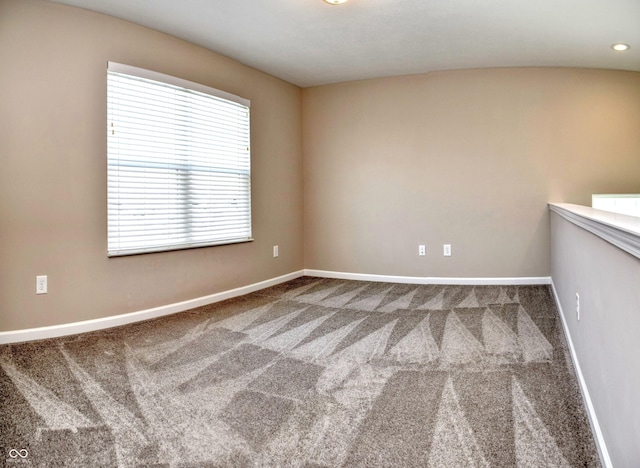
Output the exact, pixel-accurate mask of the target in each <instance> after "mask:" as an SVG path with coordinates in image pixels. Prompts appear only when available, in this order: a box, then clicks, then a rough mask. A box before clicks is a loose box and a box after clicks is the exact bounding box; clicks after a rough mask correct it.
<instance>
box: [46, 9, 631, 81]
mask: <svg viewBox="0 0 640 468" xmlns="http://www.w3.org/2000/svg"><path fill="white" fill-rule="evenodd" d="M56 1H57V2H58V3H64V4H67V5H73V6H77V7H82V8H86V9H89V10H94V11H98V12H102V13H106V14H109V15H112V16H116V17H119V18H123V19H126V20H129V21H132V22H134V23H138V24H141V25H144V26H148V27H150V28H153V29H157V30H159V31H163V32H166V33H169V34H172V35H174V36H177V37H180V38H183V39H186V40H188V41H190V42H193V43H195V44H199V45H201V46H204V47H207V48H208V49H211V50H214V51H216V52H219V53H221V54H223V55H226V56H228V57H231V58H233V59H236V60H238V61H239V62H242V63H244V64H246V65H249V66H252V67H255V68H257V69H259V70H262V71H265V72H267V73H270V74H272V75H274V76H277V77H279V78H282V79H284V80H286V81H289V82H291V83H294V84H296V85H299V86H302V87H308V86H314V85H321V84H327V83H335V82H341V81H350V80H357V79H366V78H376V77H382V76H393V75H407V74H417V73H427V72H430V71H436V70H451V69H461V68H485V67H521V66H553V67H587V68H610V69H619V70H635V71H640V0H350V1H349V2H348V3H345V4H343V5H329V4H326V3H324V2H323V1H322V0H56ZM615 42H625V43H628V44H630V45H631V49H630V50H628V51H626V52H615V51H613V50H612V49H611V48H610V46H611V44H612V43H615Z"/></svg>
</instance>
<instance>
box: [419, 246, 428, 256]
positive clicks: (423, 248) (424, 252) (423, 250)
mask: <svg viewBox="0 0 640 468" xmlns="http://www.w3.org/2000/svg"><path fill="white" fill-rule="evenodd" d="M418 255H420V256H421V257H424V256H425V255H427V246H426V245H422V244H420V245H419V246H418Z"/></svg>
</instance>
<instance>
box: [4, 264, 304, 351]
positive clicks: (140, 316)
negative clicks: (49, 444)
mask: <svg viewBox="0 0 640 468" xmlns="http://www.w3.org/2000/svg"><path fill="white" fill-rule="evenodd" d="M303 274H304V271H303V270H299V271H294V272H293V273H289V274H287V275H283V276H278V277H277V278H271V279H268V280H265V281H260V282H259V283H254V284H250V285H248V286H242V287H240V288H236V289H231V290H229V291H222V292H219V293H215V294H209V295H207V296H202V297H197V298H195V299H189V300H187V301H182V302H176V303H173V304H168V305H164V306H160V307H154V308H153V309H146V310H141V311H138V312H131V313H128V314H122V315H115V316H113V317H104V318H99V319H93V320H84V321H82V322H74V323H65V324H62V325H53V326H50V327H40V328H29V329H26V330H15V331H7V332H0V344H8V343H21V342H24V341H33V340H44V339H47V338H57V337H60V336H68V335H75V334H78V333H85V332H90V331H96V330H103V329H106V328H112V327H117V326H120V325H126V324H128V323H134V322H141V321H143V320H149V319H152V318H157V317H162V316H164V315H171V314H175V313H177V312H183V311H185V310H189V309H193V308H195V307H201V306H204V305H208V304H213V303H215V302H220V301H224V300H226V299H231V298H233V297H237V296H242V295H244V294H249V293H252V292H254V291H258V290H260V289H264V288H268V287H270V286H275V285H276V284H280V283H284V282H285V281H290V280H292V279H295V278H299V277H301V276H303Z"/></svg>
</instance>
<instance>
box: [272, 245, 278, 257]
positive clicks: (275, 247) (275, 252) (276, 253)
mask: <svg viewBox="0 0 640 468" xmlns="http://www.w3.org/2000/svg"><path fill="white" fill-rule="evenodd" d="M273 256H274V257H277V256H278V246H277V245H274V246H273Z"/></svg>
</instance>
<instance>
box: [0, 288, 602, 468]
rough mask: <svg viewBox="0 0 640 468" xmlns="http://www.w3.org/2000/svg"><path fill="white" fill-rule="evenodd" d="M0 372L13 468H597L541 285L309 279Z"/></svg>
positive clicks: (12, 350) (12, 358) (57, 347)
mask: <svg viewBox="0 0 640 468" xmlns="http://www.w3.org/2000/svg"><path fill="white" fill-rule="evenodd" d="M0 367H1V370H0V397H1V401H2V403H1V405H2V406H1V415H2V418H1V420H0V445H1V446H2V447H1V448H2V450H3V452H2V453H3V455H0V459H1V460H2V461H3V462H5V463H6V464H7V466H9V465H11V466H22V465H19V463H23V464H27V463H28V464H30V465H32V466H82V467H85V466H86V467H98V466H123V467H126V466H192V467H200V466H222V467H227V466H229V467H236V466H237V467H244V466H287V467H289V466H291V467H321V466H327V467H338V466H345V467H346V466H349V467H351V466H367V467H373V466H381V467H382V466H383V467H389V466H420V467H475V466H478V467H489V466H491V467H587V466H589V467H591V466H600V465H599V462H598V460H597V453H596V450H595V448H594V447H595V446H594V443H593V438H592V436H591V433H590V430H589V426H588V422H587V419H586V416H585V412H584V408H583V406H582V402H581V399H580V396H579V391H578V389H577V384H576V379H575V376H574V374H573V368H572V367H571V362H570V359H569V355H568V352H567V347H566V343H565V339H564V337H563V334H562V330H561V326H560V325H559V318H558V315H557V311H556V308H555V306H554V304H553V300H552V297H551V294H550V289H549V288H548V287H547V286H508V287H507V286H475V287H473V286H436V285H420V286H418V285H406V284H388V283H369V282H358V281H342V280H328V279H319V278H311V277H303V278H300V279H297V280H294V281H291V282H288V283H284V284H282V285H278V286H275V287H272V288H269V289H265V290H262V291H259V292H257V293H253V294H250V295H248V296H244V297H240V298H236V299H232V300H229V301H226V302H222V303H218V304H213V305H210V306H207V307H202V308H199V309H194V310H192V311H188V312H183V313H180V314H176V315H173V316H169V317H165V318H161V319H157V320H151V321H147V322H143V323H138V324H134V325H129V326H125V327H120V328H116V329H111V330H106V331H102V332H96V333H89V334H83V335H78V336H74V337H66V338H62V339H55V340H46V341H40V342H33V343H24V344H16V345H7V346H2V347H0ZM18 451H22V452H20V453H18ZM23 455H26V456H24V457H23Z"/></svg>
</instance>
